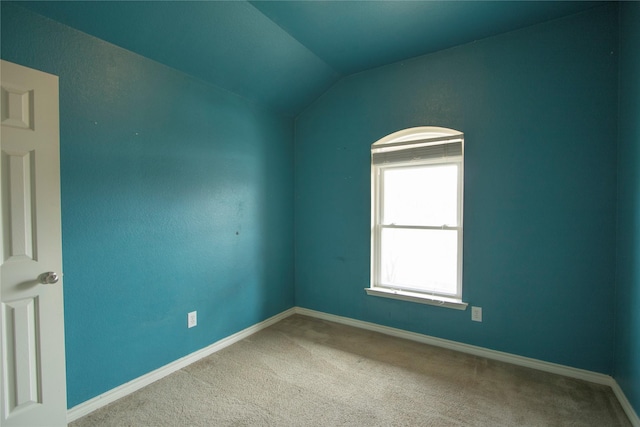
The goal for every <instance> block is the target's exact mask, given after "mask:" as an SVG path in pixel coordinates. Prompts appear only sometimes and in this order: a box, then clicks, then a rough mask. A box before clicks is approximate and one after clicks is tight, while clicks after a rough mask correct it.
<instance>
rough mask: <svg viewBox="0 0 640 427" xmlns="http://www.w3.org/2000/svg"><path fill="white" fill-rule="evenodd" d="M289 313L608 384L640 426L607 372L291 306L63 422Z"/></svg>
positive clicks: (74, 412) (72, 416) (73, 416)
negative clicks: (598, 371)
mask: <svg viewBox="0 0 640 427" xmlns="http://www.w3.org/2000/svg"><path fill="white" fill-rule="evenodd" d="M293 314H300V315H303V316H309V317H314V318H317V319H322V320H327V321H330V322H335V323H340V324H343V325H348V326H353V327H356V328H360V329H365V330H369V331H373V332H379V333H381V334H385V335H390V336H394V337H398V338H404V339H408V340H411V341H416V342H420V343H424V344H429V345H434V346H437V347H442V348H447V349H449V350H455V351H459V352H461V353H467V354H472V355H475V356H480V357H485V358H487V359H492V360H498V361H501V362H506V363H511V364H513V365H518V366H523V367H527V368H532V369H537V370H539V371H543V372H549V373H553V374H559V375H564V376H566V377H570V378H576V379H580V380H584V381H590V382H592V383H596V384H602V385H607V386H609V387H611V389H612V390H613V392H614V394H615V395H616V397H617V399H618V401H619V402H620V405H621V406H622V409H623V410H624V411H625V413H626V414H627V416H628V417H629V421H630V422H631V425H632V426H633V427H640V418H639V417H638V414H637V413H636V412H635V410H634V409H633V407H632V406H631V403H630V402H629V400H628V399H627V397H626V396H625V394H624V392H623V391H622V389H621V388H620V385H619V384H618V383H617V381H616V380H615V379H614V378H612V377H610V376H609V375H605V374H600V373H597V372H591V371H587V370H584V369H577V368H572V367H570V366H565V365H559V364H556V363H550V362H544V361H541V360H537V359H531V358H528V357H523V356H517V355H514V354H510V353H504V352H501V351H496V350H491V349H487V348H483V347H478V346H473V345H470V344H462V343H459V342H456V341H451V340H446V339H442V338H436V337H432V336H429V335H424V334H419V333H416V332H409V331H405V330H402V329H397V328H391V327H389V326H383V325H379V324H376V323H371V322H365V321H362V320H356V319H352V318H349V317H343V316H337V315H335V314H329V313H323V312H321V311H315V310H310V309H308V308H302V307H293V308H290V309H288V310H285V311H283V312H282V313H279V314H276V315H275V316H273V317H270V318H268V319H266V320H264V321H262V322H260V323H257V324H255V325H253V326H250V327H248V328H246V329H243V330H242V331H240V332H237V333H235V334H233V335H230V336H228V337H226V338H223V339H221V340H219V341H217V342H215V343H213V344H211V345H210V346H208V347H205V348H203V349H201V350H198V351H195V352H193V353H191V354H189V355H187V356H185V357H182V358H180V359H178V360H176V361H174V362H171V363H169V364H167V365H165V366H163V367H161V368H158V369H156V370H155V371H152V372H149V373H148V374H145V375H143V376H141V377H138V378H136V379H134V380H131V381H129V382H128V383H125V384H122V385H121V386H118V387H116V388H114V389H111V390H109V391H107V392H106V393H103V394H101V395H99V396H96V397H94V398H92V399H90V400H87V401H86V402H83V403H81V404H79V405H77V406H74V407H73V408H70V409H69V410H68V411H67V422H69V423H70V422H73V421H75V420H77V419H79V418H81V417H84V416H85V415H88V414H90V413H91V412H93V411H95V410H97V409H100V408H102V407H103V406H106V405H108V404H109V403H111V402H114V401H116V400H118V399H120V398H122V397H124V396H126V395H128V394H131V393H133V392H135V391H137V390H139V389H141V388H143V387H145V386H147V385H149V384H151V383H153V382H155V381H157V380H159V379H161V378H164V377H166V376H167V375H169V374H172V373H174V372H176V371H178V370H180V369H182V368H184V367H185V366H188V365H190V364H192V363H194V362H197V361H198V360H200V359H202V358H204V357H207V356H209V355H211V354H213V353H215V352H217V351H220V350H222V349H223V348H225V347H228V346H230V345H232V344H234V343H236V342H238V341H240V340H242V339H244V338H247V337H249V336H250V335H253V334H255V333H256V332H259V331H261V330H262V329H265V328H267V327H269V326H271V325H273V324H274V323H277V322H279V321H281V320H283V319H285V318H287V317H289V316H291V315H293Z"/></svg>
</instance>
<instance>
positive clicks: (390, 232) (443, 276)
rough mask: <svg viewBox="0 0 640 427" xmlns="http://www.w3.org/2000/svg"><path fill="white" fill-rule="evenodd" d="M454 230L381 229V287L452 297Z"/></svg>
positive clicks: (454, 275) (454, 278) (454, 255)
mask: <svg viewBox="0 0 640 427" xmlns="http://www.w3.org/2000/svg"><path fill="white" fill-rule="evenodd" d="M457 256H458V231H457V230H407V229H389V228H383V229H382V253H381V257H380V258H381V259H380V262H381V265H380V267H381V271H380V273H381V274H380V279H381V284H382V285H383V286H392V287H396V288H402V289H406V290H410V289H413V290H417V291H430V292H436V293H441V294H442V293H444V294H451V295H455V294H456V292H457V286H456V285H457V275H458V271H457V270H458V269H457Z"/></svg>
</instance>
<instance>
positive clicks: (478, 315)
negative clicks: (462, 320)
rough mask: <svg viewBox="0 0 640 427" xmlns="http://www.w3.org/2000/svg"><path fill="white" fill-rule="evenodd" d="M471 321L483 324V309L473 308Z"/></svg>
mask: <svg viewBox="0 0 640 427" xmlns="http://www.w3.org/2000/svg"><path fill="white" fill-rule="evenodd" d="M471 320H473V321H474V322H482V307H471Z"/></svg>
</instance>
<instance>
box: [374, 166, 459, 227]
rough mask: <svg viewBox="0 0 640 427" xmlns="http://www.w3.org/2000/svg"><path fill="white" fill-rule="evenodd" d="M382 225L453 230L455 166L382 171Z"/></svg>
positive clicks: (456, 194)
mask: <svg viewBox="0 0 640 427" xmlns="http://www.w3.org/2000/svg"><path fill="white" fill-rule="evenodd" d="M382 173H383V174H384V176H383V181H382V182H383V188H382V194H384V197H383V205H382V218H383V224H396V225H432V226H441V225H449V226H457V225H458V224H457V223H458V213H457V210H458V165H457V164H446V165H426V166H424V165H423V166H415V167H402V168H386V169H382Z"/></svg>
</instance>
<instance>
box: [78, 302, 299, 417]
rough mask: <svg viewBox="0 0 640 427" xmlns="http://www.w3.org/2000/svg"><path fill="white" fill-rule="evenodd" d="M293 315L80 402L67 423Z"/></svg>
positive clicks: (251, 328)
mask: <svg viewBox="0 0 640 427" xmlns="http://www.w3.org/2000/svg"><path fill="white" fill-rule="evenodd" d="M294 313H295V309H294V308H290V309H288V310H285V311H283V312H282V313H280V314H276V315H275V316H273V317H270V318H268V319H267V320H264V321H262V322H260V323H257V324H255V325H253V326H249V327H248V328H246V329H243V330H242V331H240V332H237V333H235V334H233V335H230V336H228V337H226V338H223V339H221V340H220V341H217V342H215V343H213V344H211V345H210V346H208V347H205V348H203V349H201V350H198V351H195V352H193V353H191V354H189V355H187V356H185V357H182V358H180V359H178V360H176V361H174V362H171V363H169V364H168V365H165V366H163V367H161V368H158V369H156V370H155V371H151V372H149V373H148V374H145V375H143V376H141V377H138V378H136V379H134V380H131V381H129V382H128V383H125V384H122V385H121V386H118V387H116V388H114V389H111V390H109V391H107V392H106V393H103V394H101V395H99V396H96V397H94V398H93V399H90V400H87V401H86V402H82V403H81V404H79V405H77V406H74V407H73V408H70V409H69V410H68V411H67V422H69V423H70V422H73V421H75V420H77V419H78V418H81V417H83V416H85V415H87V414H89V413H91V412H93V411H95V410H96V409H99V408H102V407H103V406H106V405H108V404H109V403H111V402H114V401H116V400H118V399H120V398H121V397H124V396H126V395H128V394H131V393H133V392H134V391H137V390H140V389H141V388H142V387H145V386H147V385H149V384H151V383H153V382H155V381H158V380H159V379H161V378H164V377H166V376H167V375H169V374H172V373H174V372H175V371H178V370H180V369H182V368H184V367H185V366H188V365H190V364H192V363H194V362H197V361H198V360H200V359H202V358H203V357H207V356H209V355H211V354H213V353H215V352H217V351H219V350H222V349H223V348H225V347H228V346H230V345H231V344H234V343H236V342H238V341H240V340H242V339H244V338H246V337H248V336H250V335H253V334H255V333H256V332H258V331H261V330H262V329H264V328H266V327H268V326H271V325H273V324H274V323H277V322H279V321H280V320H282V319H284V318H286V317H289V316H291V315H292V314H294Z"/></svg>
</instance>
